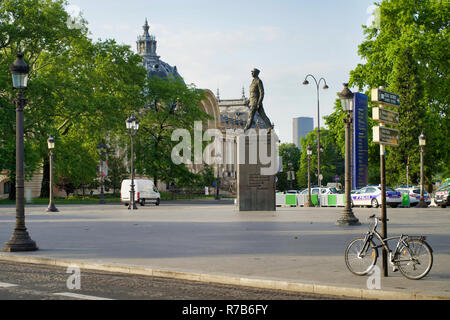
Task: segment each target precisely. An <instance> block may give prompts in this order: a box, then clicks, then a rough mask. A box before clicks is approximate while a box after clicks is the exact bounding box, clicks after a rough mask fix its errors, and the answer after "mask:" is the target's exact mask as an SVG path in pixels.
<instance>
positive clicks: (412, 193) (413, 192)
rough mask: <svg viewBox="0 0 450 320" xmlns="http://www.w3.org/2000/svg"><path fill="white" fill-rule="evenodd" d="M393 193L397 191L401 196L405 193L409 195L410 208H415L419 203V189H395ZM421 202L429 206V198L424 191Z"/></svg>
mask: <svg viewBox="0 0 450 320" xmlns="http://www.w3.org/2000/svg"><path fill="white" fill-rule="evenodd" d="M395 191H399V192H401V193H402V194H403V193H407V194H409V204H410V205H412V206H415V205H417V204H418V203H419V201H420V188H419V187H409V188H402V187H400V188H396V189H395ZM423 200H424V201H425V203H426V204H427V205H430V204H431V198H430V195H429V194H428V192H427V191H426V190H423Z"/></svg>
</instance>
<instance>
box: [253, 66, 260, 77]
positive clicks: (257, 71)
mask: <svg viewBox="0 0 450 320" xmlns="http://www.w3.org/2000/svg"><path fill="white" fill-rule="evenodd" d="M259 73H260V71H259V70H258V69H256V68H254V69H253V70H252V76H253V77H257V76H259Z"/></svg>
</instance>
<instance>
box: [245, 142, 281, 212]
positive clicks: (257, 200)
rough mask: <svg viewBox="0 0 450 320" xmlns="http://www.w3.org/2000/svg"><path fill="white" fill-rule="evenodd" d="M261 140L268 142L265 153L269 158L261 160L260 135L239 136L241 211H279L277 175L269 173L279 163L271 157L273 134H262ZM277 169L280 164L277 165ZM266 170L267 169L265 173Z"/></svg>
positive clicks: (275, 156) (276, 156)
mask: <svg viewBox="0 0 450 320" xmlns="http://www.w3.org/2000/svg"><path fill="white" fill-rule="evenodd" d="M259 139H267V140H266V141H267V149H268V150H267V151H266V152H263V154H264V155H266V156H267V157H268V158H270V159H271V163H269V164H267V160H268V159H260V156H259V155H260V152H259V151H260V150H259V149H260V148H261V147H264V146H261V142H260V141H258V135H249V136H239V137H237V161H238V163H237V196H238V198H237V206H238V209H239V211H276V200H275V174H276V172H275V173H273V174H269V175H268V174H267V172H270V171H271V170H270V169H269V170H267V169H268V168H269V167H271V166H273V165H274V163H273V161H274V160H275V159H277V160H278V155H274V156H271V153H272V152H273V151H274V150H273V149H272V148H271V147H272V144H273V142H272V143H271V140H270V135H261V136H259ZM261 160H263V161H261ZM276 167H278V165H277V164H276ZM264 168H265V169H266V170H264Z"/></svg>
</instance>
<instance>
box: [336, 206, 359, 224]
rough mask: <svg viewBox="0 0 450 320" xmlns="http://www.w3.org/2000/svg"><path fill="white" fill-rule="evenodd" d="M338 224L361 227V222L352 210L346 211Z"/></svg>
mask: <svg viewBox="0 0 450 320" xmlns="http://www.w3.org/2000/svg"><path fill="white" fill-rule="evenodd" d="M336 224H337V225H338V226H359V225H361V222H359V220H358V218H356V217H355V215H354V214H353V211H352V210H351V209H344V212H342V216H341V217H340V218H339V220H338V221H337V222H336Z"/></svg>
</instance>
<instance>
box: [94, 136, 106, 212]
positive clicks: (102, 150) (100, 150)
mask: <svg viewBox="0 0 450 320" xmlns="http://www.w3.org/2000/svg"><path fill="white" fill-rule="evenodd" d="M107 150H108V146H107V145H106V144H104V143H100V144H99V145H98V146H97V151H98V154H99V155H100V201H99V203H100V204H104V203H105V192H104V187H103V186H104V184H105V178H104V174H103V164H104V160H105V158H104V156H105V153H106V151H107Z"/></svg>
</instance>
